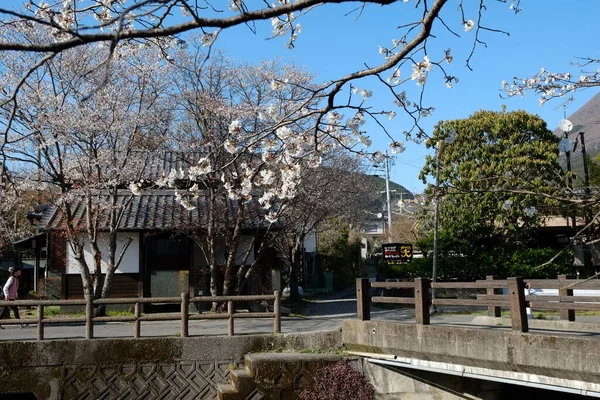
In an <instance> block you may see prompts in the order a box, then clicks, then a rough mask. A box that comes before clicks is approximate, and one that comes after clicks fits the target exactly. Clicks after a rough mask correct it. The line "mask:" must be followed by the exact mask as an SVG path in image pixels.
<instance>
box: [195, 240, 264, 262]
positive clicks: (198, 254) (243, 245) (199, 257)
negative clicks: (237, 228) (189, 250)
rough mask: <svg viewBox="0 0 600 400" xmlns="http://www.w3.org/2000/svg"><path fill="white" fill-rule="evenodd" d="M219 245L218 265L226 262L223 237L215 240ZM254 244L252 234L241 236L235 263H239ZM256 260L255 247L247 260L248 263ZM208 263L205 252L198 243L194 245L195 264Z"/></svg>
mask: <svg viewBox="0 0 600 400" xmlns="http://www.w3.org/2000/svg"><path fill="white" fill-rule="evenodd" d="M215 242H216V245H217V265H223V264H225V254H224V252H225V241H224V240H222V239H217V240H215ZM250 246H252V236H242V237H241V238H240V244H239V246H238V249H237V254H236V260H235V263H236V264H237V265H239V264H240V263H241V262H242V260H243V259H244V255H245V253H246V251H247V250H248V248H249V247H250ZM253 261H254V249H252V250H251V251H250V255H249V256H248V259H247V261H246V264H251V263H252V262H253ZM199 265H203V266H204V265H208V263H207V262H206V258H205V257H204V253H203V252H202V250H201V249H200V247H198V246H197V245H194V266H199Z"/></svg>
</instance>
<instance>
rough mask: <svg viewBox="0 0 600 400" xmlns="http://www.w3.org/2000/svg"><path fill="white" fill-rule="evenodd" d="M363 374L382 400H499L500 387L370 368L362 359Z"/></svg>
mask: <svg viewBox="0 0 600 400" xmlns="http://www.w3.org/2000/svg"><path fill="white" fill-rule="evenodd" d="M362 370H363V373H364V375H365V377H366V378H367V379H368V380H369V381H370V382H371V384H372V385H373V387H374V388H375V393H376V396H375V398H376V399H382V400H384V399H385V400H396V399H398V400H400V399H402V400H462V399H482V400H496V399H498V400H499V399H502V385H501V384H499V383H495V382H487V381H481V380H475V379H466V378H461V377H458V376H451V375H442V374H436V373H432V372H426V371H417V370H406V369H401V368H391V367H386V366H381V365H376V364H372V363H370V362H368V361H366V360H364V359H363V369H362Z"/></svg>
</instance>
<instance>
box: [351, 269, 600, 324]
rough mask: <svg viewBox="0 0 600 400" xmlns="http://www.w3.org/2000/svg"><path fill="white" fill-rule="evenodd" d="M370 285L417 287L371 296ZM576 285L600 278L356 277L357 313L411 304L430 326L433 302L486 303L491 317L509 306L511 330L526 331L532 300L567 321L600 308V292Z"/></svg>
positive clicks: (591, 285)
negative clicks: (457, 293)
mask: <svg viewBox="0 0 600 400" xmlns="http://www.w3.org/2000/svg"><path fill="white" fill-rule="evenodd" d="M370 288H387V289H403V288H404V289H406V288H408V289H414V297H384V296H373V297H371V295H370ZM530 288H540V289H542V288H543V289H557V293H558V295H557V296H552V295H549V296H546V295H544V296H536V295H530V294H529V291H530V290H529V289H530ZM574 288H577V289H598V290H600V280H598V279H593V280H578V279H567V278H566V276H565V275H559V276H558V279H524V278H508V279H505V280H499V279H495V277H493V276H488V277H487V278H486V279H485V280H478V281H474V282H435V283H432V282H431V280H429V279H425V278H417V279H415V280H414V282H369V280H368V279H364V278H363V279H357V280H356V298H357V315H358V319H360V320H362V321H367V320H369V319H370V304H371V303H388V304H410V305H414V307H415V321H416V323H417V324H421V325H429V323H430V312H429V306H430V305H431V304H433V305H440V306H441V305H445V306H484V307H486V306H487V307H488V315H490V316H492V317H500V316H501V311H502V308H507V309H509V310H510V313H511V325H512V329H513V330H516V331H520V332H527V331H528V330H529V326H528V322H527V307H528V304H529V303H530V302H534V303H535V309H536V310H558V311H559V312H560V318H561V319H562V320H565V321H575V311H576V310H586V311H598V310H600V292H598V295H597V296H585V295H584V296H574V295H573V289H574ZM430 289H480V290H482V291H483V290H484V289H485V291H486V293H485V294H477V296H476V298H473V299H458V298H457V299H449V298H434V299H431V297H430V294H429V292H430ZM504 292H506V293H507V294H504ZM526 293H528V294H526Z"/></svg>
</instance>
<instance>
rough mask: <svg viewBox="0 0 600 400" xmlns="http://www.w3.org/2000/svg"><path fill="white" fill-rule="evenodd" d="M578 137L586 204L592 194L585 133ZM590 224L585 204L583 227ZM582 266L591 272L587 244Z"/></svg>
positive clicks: (586, 235)
mask: <svg viewBox="0 0 600 400" xmlns="http://www.w3.org/2000/svg"><path fill="white" fill-rule="evenodd" d="M579 136H581V154H582V155H583V177H584V179H585V195H586V202H588V201H590V194H591V193H592V192H591V189H590V175H589V172H588V165H587V153H586V150H585V132H579ZM591 222H592V214H591V210H590V206H589V204H586V206H585V225H586V226H588V225H589V224H590V223H591ZM591 229H592V227H590V228H588V229H587V232H586V234H585V235H584V237H590V230H591ZM583 264H584V265H585V268H586V270H587V271H590V270H591V267H592V254H591V249H590V247H589V245H587V244H584V247H583Z"/></svg>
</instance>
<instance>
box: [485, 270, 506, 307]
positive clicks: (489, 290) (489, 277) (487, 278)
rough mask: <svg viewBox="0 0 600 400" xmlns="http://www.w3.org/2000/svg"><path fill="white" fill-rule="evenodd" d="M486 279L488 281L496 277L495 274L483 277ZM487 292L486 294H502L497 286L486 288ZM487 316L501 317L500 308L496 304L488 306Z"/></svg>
mask: <svg viewBox="0 0 600 400" xmlns="http://www.w3.org/2000/svg"><path fill="white" fill-rule="evenodd" d="M485 279H486V280H488V281H493V280H495V279H496V276H495V275H488V276H486V277H485ZM487 294H488V295H494V294H502V289H498V288H488V289H487ZM488 316H490V317H501V316H502V308H501V307H498V306H488Z"/></svg>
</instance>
